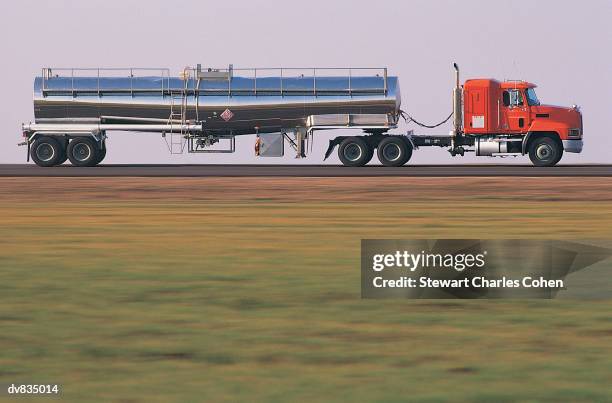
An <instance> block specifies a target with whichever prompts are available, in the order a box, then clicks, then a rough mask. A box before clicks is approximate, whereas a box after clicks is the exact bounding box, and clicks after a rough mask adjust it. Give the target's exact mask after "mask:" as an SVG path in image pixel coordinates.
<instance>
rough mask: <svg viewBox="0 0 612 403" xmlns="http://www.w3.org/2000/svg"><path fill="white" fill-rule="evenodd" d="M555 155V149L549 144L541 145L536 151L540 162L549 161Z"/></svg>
mask: <svg viewBox="0 0 612 403" xmlns="http://www.w3.org/2000/svg"><path fill="white" fill-rule="evenodd" d="M552 155H553V149H552V147H551V146H549V145H548V144H541V145H540V146H538V148H537V149H536V156H537V157H538V159H540V160H547V159H549V158H550V157H551V156H552Z"/></svg>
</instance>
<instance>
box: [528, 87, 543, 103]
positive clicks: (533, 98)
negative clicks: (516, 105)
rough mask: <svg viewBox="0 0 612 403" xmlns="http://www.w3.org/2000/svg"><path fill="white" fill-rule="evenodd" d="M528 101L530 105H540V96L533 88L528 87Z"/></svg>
mask: <svg viewBox="0 0 612 403" xmlns="http://www.w3.org/2000/svg"><path fill="white" fill-rule="evenodd" d="M527 103H528V104H529V106H538V105H540V100H539V99H538V96H537V95H536V93H535V90H534V89H533V88H527Z"/></svg>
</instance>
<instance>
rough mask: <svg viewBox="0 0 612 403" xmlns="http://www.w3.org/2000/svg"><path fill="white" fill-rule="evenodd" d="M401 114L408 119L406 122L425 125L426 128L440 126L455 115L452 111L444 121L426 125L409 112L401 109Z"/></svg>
mask: <svg viewBox="0 0 612 403" xmlns="http://www.w3.org/2000/svg"><path fill="white" fill-rule="evenodd" d="M399 114H400V116H401V117H402V118H404V120H405V121H406V123H408V124H409V123H411V122H413V123H415V124H417V125H419V126H421V127H424V128H426V129H435V128H436V127H440V126H442V125H443V124H444V123H446V122H448V121H449V120H450V118H452V117H453V114H454V112H451V114H450V115H448V117H447V118H446V119H444V120H443V121H442V122H440V123H438V124H436V125H426V124H424V123H421V122H419V121H418V120H416V119H414V118H413V117H412V116H410V115H409V114H408V113H406V112H405V111H403V110H401V109H400V111H399Z"/></svg>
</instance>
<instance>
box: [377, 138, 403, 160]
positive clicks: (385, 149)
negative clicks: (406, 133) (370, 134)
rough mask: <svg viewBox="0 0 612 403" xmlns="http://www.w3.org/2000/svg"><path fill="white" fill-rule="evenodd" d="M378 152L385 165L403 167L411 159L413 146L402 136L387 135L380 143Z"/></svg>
mask: <svg viewBox="0 0 612 403" xmlns="http://www.w3.org/2000/svg"><path fill="white" fill-rule="evenodd" d="M377 154H378V159H379V160H380V162H381V163H382V164H383V165H384V166H387V167H401V166H402V165H404V164H406V163H407V162H408V161H410V158H411V157H412V147H410V146H409V145H408V144H407V143H406V142H405V141H404V139H402V138H400V137H397V136H394V137H386V138H385V139H384V140H383V141H381V142H380V144H378V152H377Z"/></svg>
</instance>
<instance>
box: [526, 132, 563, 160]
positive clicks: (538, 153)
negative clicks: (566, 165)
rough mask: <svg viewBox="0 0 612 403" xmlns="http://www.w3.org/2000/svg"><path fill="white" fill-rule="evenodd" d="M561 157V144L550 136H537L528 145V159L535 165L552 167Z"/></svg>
mask: <svg viewBox="0 0 612 403" xmlns="http://www.w3.org/2000/svg"><path fill="white" fill-rule="evenodd" d="M562 157H563V146H562V145H561V143H560V142H559V141H556V140H554V139H552V138H550V137H538V138H536V139H535V140H533V141H532V142H531V144H530V145H529V159H531V162H532V163H533V165H535V166H537V167H553V166H555V165H557V164H558V163H559V161H561V158H562Z"/></svg>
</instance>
